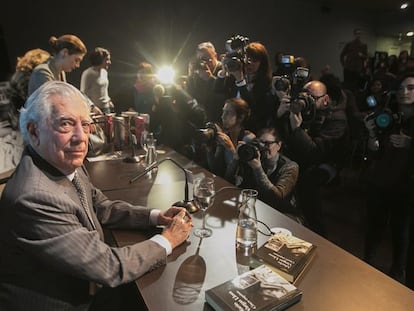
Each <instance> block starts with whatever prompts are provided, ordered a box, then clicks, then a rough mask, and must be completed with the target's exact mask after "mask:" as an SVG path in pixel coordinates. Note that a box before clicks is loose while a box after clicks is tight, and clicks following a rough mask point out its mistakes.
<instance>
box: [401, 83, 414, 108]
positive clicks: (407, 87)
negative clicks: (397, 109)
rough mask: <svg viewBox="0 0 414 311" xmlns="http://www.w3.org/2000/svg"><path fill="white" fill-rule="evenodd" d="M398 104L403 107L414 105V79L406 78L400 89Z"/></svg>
mask: <svg viewBox="0 0 414 311" xmlns="http://www.w3.org/2000/svg"><path fill="white" fill-rule="evenodd" d="M397 100H398V103H400V104H403V105H410V104H413V103H414V78H412V77H409V78H406V79H405V80H404V81H403V82H402V83H401V85H400V87H399V88H398V92H397Z"/></svg>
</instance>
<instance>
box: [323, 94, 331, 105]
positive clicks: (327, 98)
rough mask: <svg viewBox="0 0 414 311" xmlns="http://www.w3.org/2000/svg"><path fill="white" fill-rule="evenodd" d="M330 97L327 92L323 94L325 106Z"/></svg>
mask: <svg viewBox="0 0 414 311" xmlns="http://www.w3.org/2000/svg"><path fill="white" fill-rule="evenodd" d="M330 99H331V98H330V97H329V95H328V94H325V97H324V100H325V106H328V105H329V101H330Z"/></svg>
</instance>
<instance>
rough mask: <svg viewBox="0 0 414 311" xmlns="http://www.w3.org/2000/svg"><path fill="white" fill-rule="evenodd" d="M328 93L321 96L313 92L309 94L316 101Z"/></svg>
mask: <svg viewBox="0 0 414 311" xmlns="http://www.w3.org/2000/svg"><path fill="white" fill-rule="evenodd" d="M325 95H326V94H323V95H321V96H316V95H312V94H309V96H310V97H312V98H313V99H314V100H315V101H318V100H319V99H321V98H322V97H324V96H325Z"/></svg>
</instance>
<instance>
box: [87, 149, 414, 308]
mask: <svg viewBox="0 0 414 311" xmlns="http://www.w3.org/2000/svg"><path fill="white" fill-rule="evenodd" d="M162 150H163V151H165V153H164V154H160V155H159V158H161V159H162V158H164V157H171V158H173V159H174V160H175V161H177V162H178V163H180V164H181V165H182V166H183V167H185V168H186V169H188V170H191V171H192V172H193V174H195V175H200V174H204V175H206V176H213V175H212V174H211V173H210V172H208V171H206V170H205V169H203V168H201V167H199V166H198V165H196V164H195V163H193V162H191V161H190V160H188V159H186V158H185V157H183V156H181V155H180V154H178V153H177V152H175V151H173V150H171V149H169V148H162ZM87 168H88V171H89V174H90V176H91V179H92V182H93V183H94V184H95V185H96V186H97V187H98V188H100V189H101V190H103V192H104V193H105V194H106V195H107V196H108V197H109V198H110V199H123V200H127V201H130V202H132V203H134V204H143V205H148V206H150V207H155V208H160V209H162V210H165V209H167V208H168V207H169V206H170V205H171V204H172V203H173V202H176V201H179V200H182V199H183V198H184V173H183V171H182V170H181V169H180V168H178V167H177V166H176V165H175V164H174V163H172V162H171V161H164V162H163V163H162V164H161V165H160V166H159V168H158V171H157V174H156V175H155V174H153V175H152V176H151V177H149V176H145V177H143V178H141V179H139V180H137V181H136V182H134V183H132V184H130V183H129V179H131V178H132V177H133V176H135V175H136V174H137V173H139V172H141V171H142V170H143V167H142V165H140V164H139V163H125V162H122V161H121V160H111V161H100V162H93V163H87ZM213 177H214V178H215V181H216V189H220V188H222V187H231V185H230V184H229V183H227V182H226V181H224V180H223V179H222V178H219V177H217V176H213ZM190 194H191V191H190ZM238 194H239V191H238V190H235V189H232V188H225V189H224V190H222V191H219V192H218V194H217V196H216V198H215V202H214V205H213V206H212V207H211V208H210V209H209V211H208V212H207V218H206V221H207V225H208V226H209V227H210V228H212V229H213V235H212V236H211V237H209V238H205V239H200V238H198V237H196V236H194V234H192V233H191V234H190V237H189V239H188V242H187V243H186V244H183V245H181V246H179V247H178V248H176V249H175V250H174V251H173V253H172V254H171V255H170V256H169V257H168V262H167V265H166V266H164V267H161V268H159V269H156V270H154V271H152V272H149V273H147V274H145V275H144V276H142V277H141V278H139V279H137V280H136V285H137V288H138V290H139V292H140V293H141V295H142V298H143V300H144V302H145V303H146V305H147V308H148V309H149V310H163V311H167V310H180V311H182V310H212V309H211V307H210V306H209V305H208V304H207V303H205V301H204V291H205V290H207V289H209V288H211V287H214V286H216V285H218V284H220V283H222V282H224V281H227V280H229V279H231V278H233V277H235V276H236V275H237V273H238V265H237V260H236V252H235V246H234V245H235V234H236V222H237V215H238V213H237V207H236V205H235V198H236V197H238ZM190 198H192V196H190ZM256 208H257V217H258V219H259V220H262V221H264V222H265V223H266V224H268V225H269V226H270V227H283V228H287V229H288V230H290V231H291V232H292V233H293V234H294V235H296V236H298V237H300V238H302V239H305V240H307V241H309V242H311V243H313V244H315V245H317V252H316V255H315V257H314V259H313V261H312V262H311V264H310V265H309V266H308V268H307V269H306V271H305V273H304V274H303V276H302V277H301V279H300V280H299V281H298V282H297V284H296V285H297V286H298V287H299V288H300V289H302V291H303V297H302V300H301V301H300V302H299V303H297V304H295V305H294V306H292V307H290V308H289V310H292V311H294V310H311V311H314V310H316V311H322V310H329V311H332V310H335V311H342V310H343V311H345V310H346V311H349V310H352V311H355V310H361V311H369V310H375V311H380V310H387V311H389V310H399V311H402V310H413V309H414V292H413V291H411V290H410V289H409V288H407V287H405V286H403V285H401V284H400V283H398V282H396V281H394V280H393V279H391V278H389V277H388V276H387V275H385V274H383V273H382V272H380V271H378V270H376V269H375V268H373V267H371V266H370V265H368V264H366V263H365V262H363V261H361V260H360V259H358V258H357V257H355V256H353V255H351V254H350V253H348V252H346V251H345V250H343V249H341V248H339V247H338V246H336V245H334V244H333V243H331V242H329V241H328V240H326V239H324V238H323V237H321V236H319V235H318V234H316V233H314V232H312V231H310V230H309V229H307V228H305V227H303V226H302V225H300V224H298V223H296V222H295V221H293V220H291V219H290V218H288V217H286V216H285V215H283V214H281V213H279V212H278V211H276V210H274V209H272V208H271V207H270V206H268V205H266V204H264V203H263V202H260V201H258V202H257V205H256ZM192 217H193V222H194V226H196V227H198V226H201V212H196V213H194V214H192ZM112 234H113V237H114V239H115V241H116V243H117V244H118V246H120V247H122V246H125V245H129V244H132V243H136V242H139V241H142V240H143V239H145V238H148V236H150V235H152V234H153V232H138V231H131V230H113V232H112ZM258 238H259V245H261V244H263V243H264V242H265V241H266V237H265V236H263V235H261V234H260V233H259V236H258Z"/></svg>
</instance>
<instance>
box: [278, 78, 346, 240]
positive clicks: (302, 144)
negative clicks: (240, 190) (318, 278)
mask: <svg viewBox="0 0 414 311" xmlns="http://www.w3.org/2000/svg"><path fill="white" fill-rule="evenodd" d="M303 91H304V92H303V93H300V96H299V97H298V98H293V99H292V98H291V97H290V96H289V95H285V96H282V100H281V104H280V107H279V109H278V110H282V111H283V114H280V120H279V122H281V123H283V122H284V123H283V124H279V126H280V128H282V129H283V130H284V133H283V136H282V137H283V139H284V142H285V149H284V154H286V155H287V156H288V157H289V158H290V159H292V160H293V161H295V162H297V163H298V164H299V167H300V176H299V181H298V187H297V190H298V191H297V194H298V202H299V207H300V209H301V210H302V212H303V214H304V216H305V222H306V225H307V226H309V227H310V228H311V229H312V230H313V231H316V232H317V233H319V234H321V235H324V234H325V228H324V225H323V218H322V199H321V195H320V188H321V187H322V186H323V185H326V184H328V183H329V182H331V181H332V180H333V179H334V178H335V177H336V176H337V174H338V169H339V168H340V166H341V164H342V162H343V156H344V154H345V150H344V148H345V147H346V144H345V142H346V139H347V135H346V134H347V129H348V125H347V118H346V113H345V109H344V107H343V106H336V105H333V104H332V103H331V99H330V96H329V95H328V94H327V88H326V86H325V84H323V83H322V82H320V81H316V80H315V81H310V82H308V83H306V84H305V86H304V88H303Z"/></svg>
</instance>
